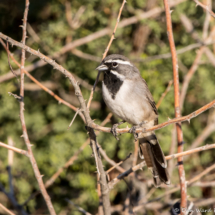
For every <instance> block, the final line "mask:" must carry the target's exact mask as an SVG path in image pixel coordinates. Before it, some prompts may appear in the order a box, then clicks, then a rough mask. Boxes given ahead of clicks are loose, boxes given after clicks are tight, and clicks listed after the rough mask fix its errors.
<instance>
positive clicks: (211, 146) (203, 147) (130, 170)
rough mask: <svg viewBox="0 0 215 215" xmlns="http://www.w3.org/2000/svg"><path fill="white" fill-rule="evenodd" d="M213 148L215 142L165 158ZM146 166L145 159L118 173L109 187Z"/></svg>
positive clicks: (111, 187)
mask: <svg viewBox="0 0 215 215" xmlns="http://www.w3.org/2000/svg"><path fill="white" fill-rule="evenodd" d="M213 148H215V144H210V145H205V146H202V147H199V148H196V149H192V150H189V151H185V152H181V153H177V154H173V155H169V156H166V157H165V158H166V160H170V159H175V158H178V157H182V156H186V155H190V154H193V153H197V152H200V151H205V150H209V149H213ZM144 166H145V161H143V162H141V163H139V164H138V165H136V166H133V167H131V168H130V169H128V170H126V171H125V172H124V173H122V174H120V175H118V176H117V177H116V178H114V179H113V180H111V181H110V182H109V183H108V186H109V188H110V189H113V187H114V186H115V185H116V184H117V183H118V182H119V181H120V180H121V179H122V178H124V177H126V176H128V175H129V174H131V173H132V172H136V171H137V170H139V169H142V168H143V167H144Z"/></svg>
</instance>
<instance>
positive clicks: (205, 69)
mask: <svg viewBox="0 0 215 215" xmlns="http://www.w3.org/2000/svg"><path fill="white" fill-rule="evenodd" d="M10 2H12V1H3V2H1V3H0V20H1V21H0V25H1V32H3V33H4V34H6V35H8V36H10V37H12V38H14V39H16V40H18V41H20V40H21V35H22V30H21V28H19V25H21V24H22V21H21V20H22V18H23V11H24V1H20V0H17V1H16V4H14V5H13V4H11V3H10ZM65 2H66V1H65V0H47V1H45V2H43V1H30V10H29V16H28V22H29V23H30V25H31V26H32V28H33V29H34V31H35V32H36V34H37V35H38V36H39V38H40V41H35V40H34V39H33V37H32V36H31V35H30V34H29V33H28V38H27V42H26V43H27V45H28V46H30V47H32V48H34V49H36V50H38V49H39V50H40V52H42V53H44V54H46V55H52V54H53V53H54V52H56V51H59V50H60V49H61V48H62V47H63V46H64V45H66V43H67V42H69V41H75V40H77V39H80V38H83V37H85V36H88V35H90V34H92V33H94V32H97V31H99V30H102V29H103V28H106V27H110V28H111V29H113V27H114V25H115V23H116V18H117V15H118V11H119V8H120V6H121V3H122V1H121V0H120V1H115V0H108V1H99V0H91V1H88V0H82V1H78V0H73V1H71V13H72V16H73V19H74V16H75V14H76V13H77V11H78V9H79V8H80V7H81V6H84V7H85V11H84V13H83V14H82V15H81V17H80V22H81V23H82V24H81V26H80V27H79V28H77V29H71V28H70V26H69V24H68V22H67V19H66V13H65ZM161 5H162V4H161V2H157V3H155V5H154V6H156V7H158V6H161ZM162 7H163V6H162ZM146 10H149V9H148V1H146V0H144V1H141V0H134V1H128V2H127V3H126V5H125V8H124V9H123V13H122V17H121V20H122V19H126V18H129V17H132V16H134V15H137V16H138V14H139V13H141V12H143V11H146ZM181 13H185V14H186V15H187V16H188V17H189V18H190V19H191V21H192V23H193V25H194V27H195V30H196V31H197V32H198V34H199V35H200V36H201V35H202V28H203V23H204V19H205V13H204V11H203V10H202V9H201V8H199V7H195V4H194V3H193V2H192V1H186V2H184V3H181V4H179V5H178V6H177V7H175V8H174V11H173V13H172V21H173V31H174V38H175V44H176V48H177V49H180V48H182V47H185V46H188V45H190V44H192V43H195V42H196V41H194V40H193V38H192V37H191V35H190V34H188V33H187V32H186V31H185V29H184V27H183V25H182V24H181V22H180V18H179V15H180V14H181ZM164 20H165V14H164V13H161V14H160V15H159V16H155V17H153V18H149V19H147V20H141V21H140V22H138V23H136V24H133V25H129V26H126V27H124V28H119V29H117V32H116V34H115V37H116V39H115V40H114V41H113V43H112V46H111V48H110V51H109V54H112V53H119V54H123V55H125V56H127V57H129V58H130V59H135V58H142V59H145V58H147V57H150V56H153V55H158V54H163V53H167V52H169V51H170V49H169V43H168V38H167V34H166V25H165V21H164ZM212 24H213V23H212V22H211V25H212ZM141 25H143V26H148V30H149V34H148V36H147V39H146V41H144V42H145V45H144V47H143V48H142V50H141V52H139V53H137V52H136V51H135V49H134V34H135V32H136V31H137V29H138V27H139V26H141ZM211 28H212V26H210V29H211ZM144 34H145V32H144ZM109 39H110V35H106V36H104V37H101V38H98V39H96V40H93V41H91V42H89V43H87V44H84V45H82V46H80V47H77V49H78V50H80V51H82V52H84V53H88V54H91V55H95V56H97V57H100V58H101V57H102V54H103V53H104V50H105V48H106V46H107V44H108V42H109ZM210 48H212V47H210ZM10 50H11V52H13V53H14V56H15V58H16V59H17V60H18V61H19V62H20V54H21V51H20V49H17V48H15V47H13V48H12V47H11V46H10ZM195 56H196V50H190V51H188V52H186V53H183V54H180V55H178V58H179V61H180V62H181V63H182V64H184V66H186V67H187V68H188V69H189V68H190V67H191V65H192V63H193V61H194V59H195ZM37 60H38V59H35V58H34V56H31V55H30V54H28V53H27V54H26V65H30V64H32V63H34V62H36V61H37ZM56 61H57V62H58V63H59V64H61V65H62V66H64V67H65V68H66V69H68V70H69V71H70V72H71V73H74V74H75V75H77V76H78V77H80V78H81V79H83V80H86V81H87V82H89V84H91V85H93V84H94V81H95V79H96V76H97V71H95V68H96V67H97V66H98V62H94V61H90V60H86V59H82V58H79V57H77V56H75V55H74V54H72V52H67V53H66V54H64V55H62V56H60V57H59V58H57V59H56ZM202 61H203V63H202V64H201V65H200V66H199V67H198V69H197V71H196V73H195V74H194V76H193V78H192V80H191V82H190V85H189V87H188V92H187V96H186V98H185V105H184V108H183V115H185V114H188V113H191V112H193V111H194V110H196V109H198V108H199V107H201V106H203V105H204V104H206V103H208V102H210V101H212V100H213V99H214V92H215V87H214V82H215V76H214V67H213V66H212V65H211V64H210V63H208V59H207V58H206V57H205V56H203V57H202ZM135 64H136V66H137V67H138V68H139V70H140V72H141V75H142V77H143V78H144V79H145V80H146V81H147V83H148V86H149V88H150V90H151V92H152V94H153V97H154V99H155V102H158V100H159V98H160V97H161V95H162V93H163V92H164V91H165V89H166V87H167V85H168V82H169V81H170V80H171V79H172V62H171V59H159V60H153V61H149V62H145V63H141V62H139V63H135ZM11 65H12V67H13V68H14V70H15V69H16V68H17V66H16V65H15V64H14V63H13V62H11ZM9 70H10V68H9V65H8V59H7V54H6V52H5V51H4V50H3V48H2V47H1V48H0V75H3V74H6V73H8V72H9ZM179 72H180V85H181V84H182V82H183V80H184V76H185V73H184V72H183V71H181V70H180V67H179ZM32 75H33V76H34V77H35V78H36V79H37V80H39V81H40V82H47V81H50V82H52V83H54V84H57V88H55V89H54V90H53V91H54V92H55V93H56V94H57V95H59V96H60V97H62V98H64V99H65V100H67V101H70V102H72V103H74V105H75V106H77V105H76V104H75V100H74V99H73V97H72V96H71V95H73V96H74V89H73V87H72V86H71V84H70V82H69V80H68V79H66V78H65V77H64V76H63V75H61V74H60V73H59V72H58V71H57V70H54V69H53V68H52V67H51V66H49V65H46V66H43V67H40V68H37V69H35V70H34V71H32ZM25 82H26V83H28V84H29V83H32V82H31V81H30V80H29V78H27V77H26V78H25ZM98 87H99V88H100V87H101V83H99V84H98ZM28 89H29V88H28ZM28 89H27V88H26V91H25V99H24V101H25V120H26V124H27V130H28V133H29V138H30V141H31V144H33V146H32V149H33V152H34V155H35V158H36V160H37V163H38V166H39V169H40V171H41V174H42V175H44V177H43V180H44V181H47V180H48V179H49V178H50V177H51V176H52V175H53V174H54V173H55V172H56V171H57V170H58V168H60V167H62V166H63V165H64V164H65V163H66V161H67V160H68V159H69V158H70V157H71V156H72V155H74V153H75V152H76V151H77V150H78V149H79V148H80V147H81V145H82V144H83V143H84V142H85V141H86V139H87V134H86V130H85V128H84V124H83V122H82V120H81V118H80V117H79V116H77V118H76V119H75V121H74V123H73V125H72V126H71V128H70V129H69V130H67V128H68V126H69V124H70V122H71V120H72V118H73V116H74V114H75V113H74V111H72V110H71V109H70V108H68V107H67V106H64V105H63V104H59V103H58V102H57V101H56V100H55V99H54V98H53V97H52V96H50V95H49V94H47V93H46V92H44V91H42V90H28ZM81 89H82V93H83V96H84V98H85V99H88V98H89V94H90V91H89V89H85V88H84V87H82V86H81ZM8 92H12V93H15V94H19V81H18V80H17V79H16V78H13V79H11V80H8V81H5V82H3V83H0V107H1V111H0V137H1V138H0V141H2V142H5V143H7V138H8V137H9V136H10V137H12V139H13V140H14V142H15V146H16V147H18V148H22V149H26V146H25V144H24V141H23V138H22V137H20V136H21V135H22V129H21V124H20V120H19V103H18V101H17V100H16V99H14V98H13V97H12V96H9V95H8ZM65 94H66V95H65ZM93 101H95V102H97V104H99V105H100V106H99V107H98V108H97V109H95V108H92V109H91V116H92V119H96V123H98V124H99V123H101V122H102V121H103V119H105V117H106V115H107V113H108V112H109V110H108V109H107V108H106V106H105V104H104V102H103V100H102V95H101V90H100V91H98V92H96V93H95V94H94V100H93ZM168 118H174V93H173V87H171V91H170V92H169V93H168V94H167V95H166V97H165V99H164V100H163V102H162V104H161V106H160V108H159V122H160V123H161V122H164V121H166V120H167V119H168ZM207 123H208V112H206V113H204V114H202V115H200V116H198V117H197V118H195V119H193V120H191V123H190V124H188V123H183V126H182V128H183V132H184V141H185V147H184V148H185V149H188V148H189V146H190V145H191V144H192V142H193V141H194V139H195V138H196V137H197V136H198V135H199V134H201V132H202V130H203V129H204V128H205V127H206V125H207ZM107 126H109V127H110V126H111V123H109V124H108V125H107ZM123 126H126V125H123ZM129 126H130V125H129ZM172 128H173V126H168V127H165V128H163V129H161V130H158V131H156V134H157V136H158V139H159V142H160V144H161V147H162V149H163V151H164V152H165V154H166V155H167V154H169V149H170V146H171V141H172ZM98 141H99V143H100V145H101V147H102V148H103V149H104V150H105V151H106V153H107V155H108V156H109V157H110V158H111V159H113V160H114V161H115V162H119V161H120V160H123V159H124V158H126V156H127V155H128V154H129V153H130V152H133V151H134V139H133V136H132V135H130V134H123V135H121V136H120V141H116V140H115V138H114V137H113V136H112V135H111V134H107V133H102V132H100V133H99V135H98ZM213 142H215V134H211V135H210V136H208V138H207V139H206V141H205V142H204V143H202V144H206V143H213ZM91 153H92V152H91V148H90V147H89V146H87V147H86V148H85V149H84V150H83V151H82V152H81V153H80V154H79V156H78V159H77V160H75V161H74V163H73V165H71V166H70V167H69V168H67V169H65V170H64V171H63V173H61V175H60V176H59V177H58V178H57V180H56V181H55V182H54V184H53V185H52V186H51V187H50V188H49V189H48V192H49V194H50V196H51V198H52V202H53V204H54V207H55V209H56V212H57V213H58V214H59V213H60V212H61V211H62V210H64V209H66V210H67V209H68V204H67V202H66V201H65V200H64V199H65V198H68V199H71V200H72V201H73V202H74V203H75V204H78V205H79V206H81V207H83V208H84V209H85V210H87V211H89V212H91V213H92V214H96V213H97V208H98V195H97V191H96V189H97V182H96V173H95V171H96V167H95V161H94V158H93V157H91ZM7 158H8V154H7V150H6V149H5V148H1V150H0V167H1V168H0V171H1V174H0V182H1V183H2V184H3V185H4V186H5V187H6V188H7V189H8V188H9V187H8V174H7V171H6V166H7V165H8V164H7V162H8V161H7ZM193 158H194V159H193V160H192V159H191V160H188V161H186V162H185V170H186V179H187V180H189V179H190V178H191V177H193V173H194V172H196V170H199V167H207V166H209V165H211V164H212V163H214V156H213V151H207V152H202V153H201V154H199V156H196V157H193ZM139 161H140V160H139ZM139 161H138V162H139ZM128 163H129V164H126V165H125V166H124V168H125V169H128V168H130V166H131V165H132V158H130V159H129V162H128ZM103 164H104V166H105V170H107V169H109V168H110V165H109V164H108V163H107V162H106V161H105V160H104V161H103ZM175 165H176V162H175ZM200 169H201V168H200ZM12 174H13V184H14V188H15V194H16V198H17V200H18V202H19V203H23V202H24V201H25V200H26V199H27V198H28V197H29V196H30V195H31V193H33V192H34V191H35V190H38V184H37V182H36V179H35V176H34V173H33V170H32V167H31V164H30V163H29V160H28V158H26V157H24V156H23V155H19V154H14V163H13V166H12ZM117 174H118V171H113V172H111V174H110V178H111V179H113V177H116V176H117ZM138 175H139V176H140V177H143V178H144V177H145V179H146V180H150V179H151V174H150V172H149V171H148V170H147V169H146V168H144V171H138ZM172 183H173V184H177V183H179V178H178V173H177V168H176V166H175V168H174V172H173V176H172ZM127 189H128V188H127V186H126V184H125V183H124V182H123V181H122V182H121V183H119V184H118V185H117V186H116V187H115V188H114V190H112V191H111V193H110V199H111V201H112V204H113V205H114V204H115V202H117V203H118V202H120V203H122V204H124V201H125V198H126V195H127ZM164 192H165V190H164V189H159V190H157V191H156V192H155V193H154V194H153V196H152V198H156V197H157V196H159V195H161V194H163V193H164ZM188 195H190V196H191V197H192V198H199V199H201V198H204V197H203V193H202V190H201V189H200V188H197V187H191V188H189V189H188ZM173 197H174V198H179V197H180V193H179V192H177V193H175V194H174V195H173ZM162 201H163V200H162ZM39 208H42V209H43V212H44V213H46V212H47V208H46V207H45V206H44V202H43V199H42V197H41V195H40V196H39V197H38V198H34V199H33V200H31V201H30V202H29V203H28V204H27V207H25V209H26V210H27V211H28V212H29V213H32V214H33V213H37V209H39ZM71 210H72V213H71V214H74V215H76V214H80V213H79V212H77V211H75V210H76V209H75V208H74V207H73V206H71ZM149 214H152V213H151V212H150V211H149Z"/></svg>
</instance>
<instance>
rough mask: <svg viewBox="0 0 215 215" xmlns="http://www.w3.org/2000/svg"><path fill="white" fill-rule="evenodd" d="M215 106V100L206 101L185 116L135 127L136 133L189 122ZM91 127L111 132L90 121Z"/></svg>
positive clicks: (118, 130)
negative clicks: (149, 125)
mask: <svg viewBox="0 0 215 215" xmlns="http://www.w3.org/2000/svg"><path fill="white" fill-rule="evenodd" d="M213 107H214V108H215V100H213V101H212V102H210V103H208V104H207V105H205V106H203V107H201V108H199V109H198V110H196V111H194V112H192V113H190V114H188V115H186V116H182V117H178V118H174V119H169V120H168V121H166V122H163V123H160V124H158V125H156V126H153V127H151V128H148V129H139V128H138V129H136V131H135V132H136V133H140V132H148V131H155V130H159V129H161V128H164V127H166V126H168V125H171V124H175V123H179V122H185V121H188V122H190V120H191V119H192V118H194V117H196V116H198V115H199V114H201V113H203V112H205V111H206V110H208V109H210V108H213ZM91 127H92V128H94V129H96V130H99V131H103V132H107V133H110V132H111V128H107V127H102V126H99V125H97V124H94V123H92V124H91ZM129 130H130V128H121V129H116V131H117V133H118V134H123V133H128V132H129Z"/></svg>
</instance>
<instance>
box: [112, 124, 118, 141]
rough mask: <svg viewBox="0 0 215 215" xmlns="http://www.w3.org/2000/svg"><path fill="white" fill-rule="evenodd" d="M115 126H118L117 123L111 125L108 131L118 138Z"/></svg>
mask: <svg viewBox="0 0 215 215" xmlns="http://www.w3.org/2000/svg"><path fill="white" fill-rule="evenodd" d="M117 126H118V124H115V125H113V127H112V128H111V130H110V132H111V133H112V134H113V136H114V137H115V138H116V139H117V140H119V137H118V134H117V131H116V129H117Z"/></svg>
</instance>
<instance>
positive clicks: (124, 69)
mask: <svg viewBox="0 0 215 215" xmlns="http://www.w3.org/2000/svg"><path fill="white" fill-rule="evenodd" d="M97 70H99V72H101V71H103V72H104V80H103V82H102V94H103V99H104V101H105V103H106V105H107V106H108V107H109V109H110V110H111V112H112V113H113V114H115V115H116V116H117V117H119V118H120V119H122V120H123V121H125V122H128V123H130V124H132V125H133V126H134V128H135V127H136V126H141V127H143V128H150V127H152V126H154V125H157V124H158V111H157V108H156V104H155V102H154V100H153V97H152V95H151V93H150V91H149V89H148V86H147V83H146V81H145V80H144V79H143V78H142V77H141V75H140V72H139V70H138V69H137V68H136V67H135V66H134V65H133V64H132V63H131V62H130V61H129V59H128V58H126V57H124V56H122V55H118V54H113V55H109V56H107V57H106V58H105V59H104V60H103V61H102V62H101V64H100V65H99V66H98V67H97ZM131 131H132V129H131ZM133 131H134V132H135V129H134V130H133ZM138 139H139V146H140V149H139V154H140V157H141V158H142V159H143V158H144V160H145V162H146V165H147V166H148V168H149V169H150V170H151V172H152V174H153V179H154V185H155V186H156V187H158V186H159V185H160V184H161V182H163V183H165V184H167V185H169V184H170V179H169V175H168V172H167V162H166V160H165V157H164V154H163V152H162V150H161V148H160V145H159V142H158V140H157V137H156V135H155V132H147V133H139V134H138Z"/></svg>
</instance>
